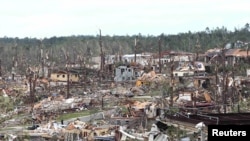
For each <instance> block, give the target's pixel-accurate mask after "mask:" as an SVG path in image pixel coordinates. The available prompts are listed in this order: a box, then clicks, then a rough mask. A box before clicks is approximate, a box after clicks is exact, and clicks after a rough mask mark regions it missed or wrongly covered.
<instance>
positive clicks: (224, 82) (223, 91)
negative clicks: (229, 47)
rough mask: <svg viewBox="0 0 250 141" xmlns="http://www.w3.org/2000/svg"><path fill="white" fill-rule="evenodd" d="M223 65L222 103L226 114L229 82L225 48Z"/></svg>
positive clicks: (223, 50)
mask: <svg viewBox="0 0 250 141" xmlns="http://www.w3.org/2000/svg"><path fill="white" fill-rule="evenodd" d="M222 59H223V60H222V63H223V84H222V87H223V89H222V103H223V112H224V113H226V112H227V109H226V108H227V107H226V101H227V100H226V92H227V83H226V82H227V80H226V69H225V67H226V60H225V48H224V46H223V49H222Z"/></svg>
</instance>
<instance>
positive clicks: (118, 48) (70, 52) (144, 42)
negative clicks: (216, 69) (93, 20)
mask: <svg viewBox="0 0 250 141" xmlns="http://www.w3.org/2000/svg"><path fill="white" fill-rule="evenodd" d="M249 28H250V27H249V24H248V23H247V24H245V25H244V26H243V27H242V28H238V29H236V28H235V29H234V31H229V30H227V28H226V27H224V26H223V27H217V28H215V29H209V28H208V27H207V28H206V29H205V30H204V31H199V32H193V33H192V32H191V31H189V32H186V33H179V34H176V35H167V34H161V35H159V36H152V35H142V34H140V33H139V34H137V35H131V36H129V35H124V36H116V35H114V36H109V35H105V36H102V40H101V43H102V46H103V52H104V54H113V55H115V54H120V55H122V54H131V53H134V48H135V38H137V39H138V40H137V53H142V52H155V53H157V52H158V49H159V47H158V40H159V38H160V37H161V50H162V51H164V50H175V51H187V52H196V51H197V49H196V48H195V46H196V44H197V42H199V45H200V48H201V49H200V51H201V52H200V53H202V52H205V51H206V50H208V49H211V48H218V47H222V45H223V44H224V43H225V42H227V43H232V44H233V43H236V42H237V41H242V42H249V41H250V32H249ZM99 43H100V41H99V35H96V36H94V35H93V36H90V35H78V36H74V35H72V36H62V37H56V36H55V37H51V38H44V39H37V38H28V37H26V38H17V37H16V38H11V37H3V38H0V59H1V66H2V70H4V71H5V72H9V71H11V68H12V67H13V66H15V65H16V66H17V67H18V68H19V71H20V72H23V73H25V68H27V67H28V66H38V65H39V64H40V62H41V61H42V60H43V59H45V58H46V59H47V60H49V62H55V63H56V64H57V65H63V64H65V62H66V59H68V60H69V61H70V62H77V61H79V58H83V59H84V58H86V57H95V56H100V53H101V52H100V44H99ZM41 49H42V52H41Z"/></svg>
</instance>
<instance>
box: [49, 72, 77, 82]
mask: <svg viewBox="0 0 250 141" xmlns="http://www.w3.org/2000/svg"><path fill="white" fill-rule="evenodd" d="M68 73H69V74H68ZM68 76H69V81H70V82H79V74H78V73H77V72H74V71H69V72H67V71H63V70H60V71H56V72H52V73H51V75H50V80H51V81H59V82H67V81H68Z"/></svg>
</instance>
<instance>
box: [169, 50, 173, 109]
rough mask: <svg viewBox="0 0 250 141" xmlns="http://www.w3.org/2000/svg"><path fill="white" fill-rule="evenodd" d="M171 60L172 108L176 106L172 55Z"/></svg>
mask: <svg viewBox="0 0 250 141" xmlns="http://www.w3.org/2000/svg"><path fill="white" fill-rule="evenodd" d="M170 59H171V84H170V87H171V89H170V107H173V104H174V100H173V99H174V74H173V71H174V58H173V57H172V55H170Z"/></svg>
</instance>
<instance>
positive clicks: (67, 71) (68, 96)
mask: <svg viewBox="0 0 250 141" xmlns="http://www.w3.org/2000/svg"><path fill="white" fill-rule="evenodd" d="M69 85H70V84H69V68H68V66H67V98H69Z"/></svg>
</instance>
